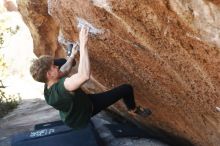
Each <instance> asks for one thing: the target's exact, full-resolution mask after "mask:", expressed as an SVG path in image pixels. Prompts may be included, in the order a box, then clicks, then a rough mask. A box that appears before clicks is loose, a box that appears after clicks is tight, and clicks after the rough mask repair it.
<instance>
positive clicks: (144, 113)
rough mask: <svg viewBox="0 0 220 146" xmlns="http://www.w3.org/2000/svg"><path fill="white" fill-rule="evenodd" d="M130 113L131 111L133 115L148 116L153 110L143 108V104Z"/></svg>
mask: <svg viewBox="0 0 220 146" xmlns="http://www.w3.org/2000/svg"><path fill="white" fill-rule="evenodd" d="M128 113H130V114H131V115H133V116H135V115H139V116H141V117H143V118H146V117H148V116H149V115H151V114H152V112H151V110H150V109H148V108H143V107H141V106H138V107H136V109H135V110H133V111H129V112H128Z"/></svg>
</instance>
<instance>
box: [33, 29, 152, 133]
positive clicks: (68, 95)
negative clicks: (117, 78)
mask: <svg viewBox="0 0 220 146" xmlns="http://www.w3.org/2000/svg"><path fill="white" fill-rule="evenodd" d="M79 41H80V44H79V46H80V58H79V65H78V71H77V73H75V74H73V75H71V76H70V77H67V76H66V72H68V71H69V68H71V66H72V63H73V60H74V55H75V54H76V52H77V51H76V50H75V49H73V50H72V53H71V55H70V56H69V58H68V59H67V61H66V63H65V64H64V65H63V66H62V67H61V68H60V69H59V68H58V67H57V66H56V65H54V59H53V57H52V56H48V55H44V56H41V57H39V58H38V59H36V60H34V61H33V63H32V65H31V67H30V72H31V74H32V77H33V78H34V79H35V80H36V81H39V82H43V83H45V87H44V97H45V100H46V102H47V103H48V104H49V105H51V106H52V107H54V108H55V109H57V110H59V113H60V117H61V120H62V121H63V122H64V123H65V124H67V125H68V126H69V127H72V128H74V129H80V128H83V127H85V126H86V125H87V124H88V122H89V120H90V118H91V117H92V116H94V115H96V114H97V113H99V112H100V111H101V110H103V109H106V108H107V107H108V106H110V105H112V104H114V103H115V102H116V101H118V100H120V99H123V101H124V103H125V105H126V107H127V109H128V113H129V114H131V115H137V116H141V117H147V116H148V115H150V114H151V111H150V110H149V109H145V108H142V107H140V106H136V104H135V100H134V94H133V88H132V86H131V85H129V84H123V85H121V86H118V87H116V88H114V89H112V90H109V91H106V92H103V93H97V94H87V93H85V92H84V91H83V90H81V86H82V85H83V84H84V83H85V82H86V81H88V80H89V79H90V60H89V53H88V48H87V41H88V28H87V27H82V29H81V30H80V33H79Z"/></svg>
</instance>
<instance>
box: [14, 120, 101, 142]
mask: <svg viewBox="0 0 220 146" xmlns="http://www.w3.org/2000/svg"><path fill="white" fill-rule="evenodd" d="M43 124H46V123H43ZM43 124H42V125H43ZM55 124H57V123H56V122H55ZM49 125H50V127H47V128H42V129H38V130H34V131H29V132H23V133H18V134H16V135H13V136H12V141H11V144H12V146H50V145H52V146H101V145H100V142H99V141H98V139H97V137H96V136H97V135H95V133H94V129H93V126H92V124H91V123H89V124H88V126H87V127H86V128H83V129H80V130H73V129H71V128H69V127H67V126H66V125H58V126H54V127H53V126H51V125H53V123H52V124H49Z"/></svg>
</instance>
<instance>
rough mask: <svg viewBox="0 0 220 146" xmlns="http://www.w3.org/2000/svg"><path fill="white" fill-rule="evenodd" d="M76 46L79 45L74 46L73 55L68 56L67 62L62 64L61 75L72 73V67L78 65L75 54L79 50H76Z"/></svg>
mask: <svg viewBox="0 0 220 146" xmlns="http://www.w3.org/2000/svg"><path fill="white" fill-rule="evenodd" d="M76 47H77V45H75V47H74V48H72V53H71V55H70V56H69V57H68V59H67V61H66V63H65V64H64V65H62V66H61V68H60V77H63V76H67V75H68V74H69V73H70V71H71V69H72V67H73V66H75V65H76V61H75V56H76V54H77V52H78V51H77V50H76Z"/></svg>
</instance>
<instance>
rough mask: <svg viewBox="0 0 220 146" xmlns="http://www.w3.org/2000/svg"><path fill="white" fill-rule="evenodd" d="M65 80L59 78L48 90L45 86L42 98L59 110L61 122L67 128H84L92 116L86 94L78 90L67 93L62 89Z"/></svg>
mask: <svg viewBox="0 0 220 146" xmlns="http://www.w3.org/2000/svg"><path fill="white" fill-rule="evenodd" d="M64 80H65V78H61V79H60V80H59V81H58V82H57V83H55V84H53V85H52V86H51V87H50V88H49V89H48V88H47V85H46V84H45V87H44V97H45V100H46V102H47V103H48V104H49V105H51V106H52V107H54V108H55V109H57V110H59V112H60V117H61V120H62V121H63V122H64V123H66V124H67V125H68V126H70V127H72V128H74V129H79V128H83V127H85V126H86V125H87V124H88V122H89V119H90V117H91V114H92V103H91V101H90V100H89V98H88V96H87V94H86V93H85V92H83V91H82V90H81V89H80V88H79V89H77V90H75V91H72V92H70V91H67V90H66V89H65V87H64Z"/></svg>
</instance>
